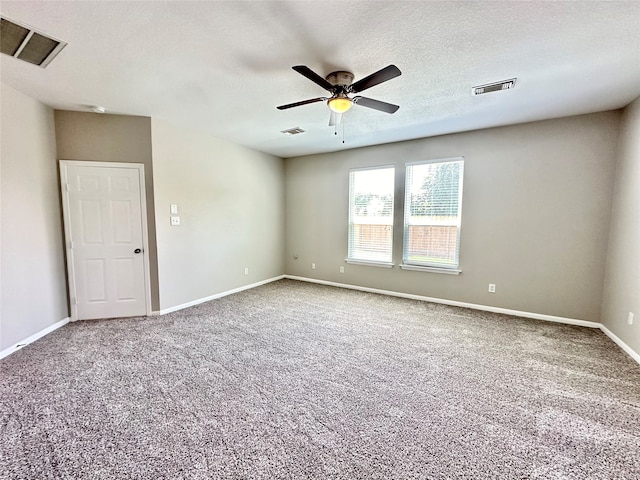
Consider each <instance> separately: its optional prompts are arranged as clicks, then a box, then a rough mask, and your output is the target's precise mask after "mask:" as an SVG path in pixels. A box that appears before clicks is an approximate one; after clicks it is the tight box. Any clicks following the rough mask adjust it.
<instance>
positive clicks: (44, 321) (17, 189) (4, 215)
mask: <svg viewBox="0 0 640 480" xmlns="http://www.w3.org/2000/svg"><path fill="white" fill-rule="evenodd" d="M0 86H1V97H0V98H1V102H0V103H1V104H2V109H1V110H2V112H1V114H2V122H1V124H2V129H1V139H0V144H1V145H2V147H1V151H0V192H1V195H0V197H1V201H0V203H1V208H0V210H1V213H0V225H1V226H2V230H1V234H0V290H1V296H0V299H1V300H0V301H1V304H2V305H1V307H0V350H4V349H6V348H9V347H11V346H13V345H15V344H16V343H17V342H20V341H22V340H24V339H26V338H28V337H30V336H31V335H34V334H36V333H38V332H40V331H41V330H44V329H45V328H47V327H49V326H51V325H53V324H55V323H56V322H59V321H60V320H63V319H65V318H67V317H68V316H69V311H68V305H67V287H66V271H65V264H64V244H63V243H64V242H63V236H62V218H61V213H60V193H59V188H58V184H59V180H58V170H57V165H56V141H55V135H54V126H53V122H54V120H53V110H51V109H50V108H48V107H46V106H45V105H43V104H41V103H40V102H37V101H36V100H33V99H32V98H29V97H27V96H25V95H23V94H22V93H20V92H18V91H16V90H14V89H13V88H11V87H9V86H7V85H5V84H0Z"/></svg>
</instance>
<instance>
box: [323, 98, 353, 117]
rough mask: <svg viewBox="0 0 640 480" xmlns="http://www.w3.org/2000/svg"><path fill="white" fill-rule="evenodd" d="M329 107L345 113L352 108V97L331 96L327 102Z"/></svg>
mask: <svg viewBox="0 0 640 480" xmlns="http://www.w3.org/2000/svg"><path fill="white" fill-rule="evenodd" d="M327 103H328V104H329V108H330V109H331V110H332V111H333V112H336V113H344V112H346V111H347V110H349V109H350V108H351V105H352V103H351V99H350V98H348V97H335V98H330V99H329V101H328V102H327Z"/></svg>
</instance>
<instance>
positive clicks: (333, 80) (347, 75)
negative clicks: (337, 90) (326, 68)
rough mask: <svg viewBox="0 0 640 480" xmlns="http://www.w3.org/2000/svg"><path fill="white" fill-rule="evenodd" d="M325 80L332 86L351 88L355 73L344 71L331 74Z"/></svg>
mask: <svg viewBox="0 0 640 480" xmlns="http://www.w3.org/2000/svg"><path fill="white" fill-rule="evenodd" d="M325 78H326V80H327V82H329V83H330V84H331V85H343V86H349V85H351V83H352V82H353V73H351V72H343V71H338V72H331V73H330V74H329V75H327V76H326V77H325Z"/></svg>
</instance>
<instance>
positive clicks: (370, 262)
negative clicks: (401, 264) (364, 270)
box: [344, 258, 394, 268]
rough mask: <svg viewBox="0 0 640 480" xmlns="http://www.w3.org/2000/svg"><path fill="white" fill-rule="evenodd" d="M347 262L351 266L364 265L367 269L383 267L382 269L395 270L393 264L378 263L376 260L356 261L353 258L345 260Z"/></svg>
mask: <svg viewBox="0 0 640 480" xmlns="http://www.w3.org/2000/svg"><path fill="white" fill-rule="evenodd" d="M344 261H345V262H347V263H350V264H351V265H364V266H367V267H382V268H393V265H394V264H393V263H389V262H376V261H375V260H355V259H353V258H345V259H344Z"/></svg>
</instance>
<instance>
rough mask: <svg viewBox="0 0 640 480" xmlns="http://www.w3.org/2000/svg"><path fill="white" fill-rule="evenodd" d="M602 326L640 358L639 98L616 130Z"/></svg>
mask: <svg viewBox="0 0 640 480" xmlns="http://www.w3.org/2000/svg"><path fill="white" fill-rule="evenodd" d="M629 312H633V313H634V314H635V318H634V323H633V325H629V324H628V323H627V317H628V315H629ZM602 323H603V324H604V325H605V326H606V327H607V328H609V330H611V331H612V332H613V333H614V334H615V335H616V336H618V338H620V339H621V340H622V341H623V342H625V343H626V344H627V345H629V346H630V347H631V348H632V349H633V350H634V351H635V352H637V353H638V354H639V355H640V98H638V99H636V100H635V101H634V102H633V103H632V104H631V105H629V106H628V107H627V108H626V109H625V110H624V112H623V116H622V123H621V127H620V144H619V148H618V169H617V174H616V183H615V194H614V199H613V210H612V219H611V233H610V237H609V252H608V257H607V274H606V277H605V286H604V300H603V305H602Z"/></svg>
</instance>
